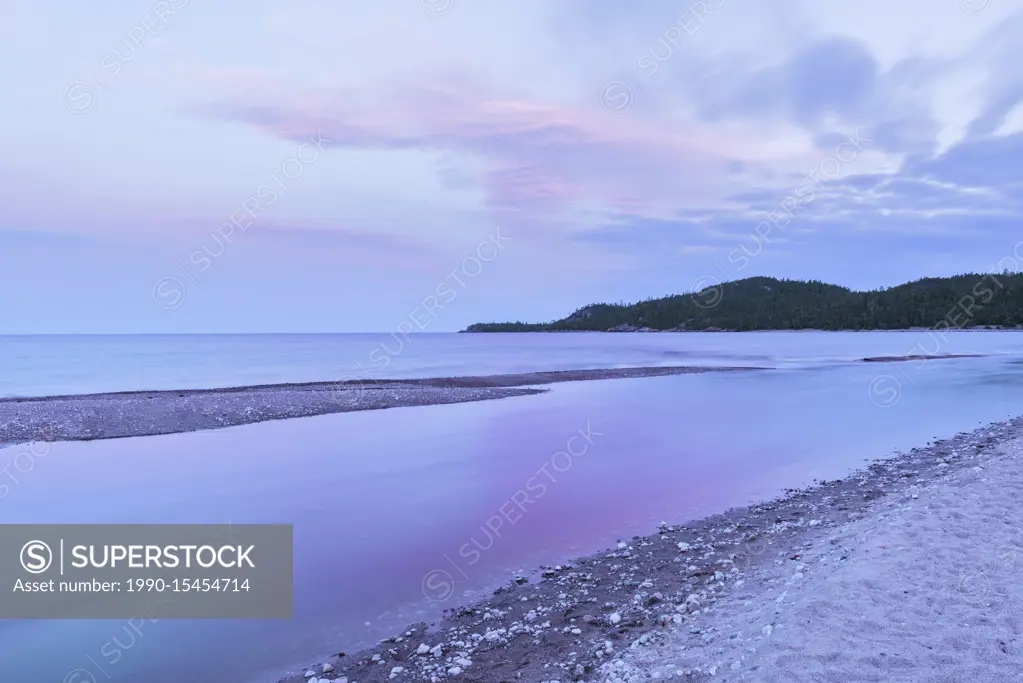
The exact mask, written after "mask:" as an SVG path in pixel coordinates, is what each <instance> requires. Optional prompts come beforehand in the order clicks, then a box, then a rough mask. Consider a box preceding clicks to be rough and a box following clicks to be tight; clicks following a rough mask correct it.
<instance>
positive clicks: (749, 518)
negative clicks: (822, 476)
mask: <svg viewBox="0 0 1023 683" xmlns="http://www.w3.org/2000/svg"><path fill="white" fill-rule="evenodd" d="M1021 450H1023V418H1017V419H1014V420H1011V421H1008V422H1002V423H995V424H992V425H989V426H987V427H983V428H980V429H978V430H976V431H974V432H971V433H963V434H959V435H957V436H956V437H954V438H951V439H946V440H942V441H937V442H933V443H931V444H928V445H927V446H926V447H922V448H914V449H912V450H911V451H910V452H908V453H901V454H897V455H895V456H893V457H890V458H886V459H883V460H878V461H875V462H874V463H872V464H871V465H870V466H869V467H868V468H866V469H864V470H860V471H857V472H854V473H853V474H851V475H849V476H848V477H846V478H844V479H842V480H836V481H829V482H819V483H818V484H816V485H814V486H813V487H811V488H808V489H804V490H798V491H791V492H790V493H789V495H787V496H786V497H784V498H781V499H778V500H774V501H770V502H766V503H761V504H756V505H752V506H750V507H748V508H741V509H735V510H730V511H728V512H726V513H724V514H721V515H716V516H714V517H710V518H708V519H704V520H701V521H698V522H690V523H685V524H681V525H680V524H670V523H665V524H662V526H661V528H660V529H659V531H658V532H657V533H655V534H652V535H649V536H643V537H634V538H632V539H622V540H621V541H620V542H619V543H618V545H617V547H615V548H611V549H609V550H608V551H606V552H603V553H598V554H595V555H592V556H589V557H584V558H580V559H578V560H577V561H575V562H572V563H570V564H567V565H563V566H557V567H545V568H541V569H540V570H538V572H537V574H536V575H535V576H530V577H525V576H524V577H520V578H519V579H517V580H516V581H514V582H512V583H511V584H509V585H507V586H504V587H501V588H499V589H497V590H496V591H495V592H494V595H493V597H491V598H489V599H487V600H484V601H482V602H479V603H477V604H474V605H469V606H465V607H461V608H459V609H457V610H454V611H451V612H449V615H448V617H447V618H446V620H445V621H444V622H443V623H441V624H436V625H430V626H428V625H425V624H416V625H412V626H410V627H409V628H408V629H407V630H405V631H404V632H403V633H401V634H399V635H397V636H395V637H394V638H391V639H388V640H386V641H384V642H382V643H381V644H380V645H379V646H378V647H375V648H371V649H369V650H366V651H363V652H359V653H356V654H344V653H339V654H338V656H335V657H333V658H331V659H330V660H328V661H326V662H315V663H312V662H311V663H310V665H309V668H308V669H307V670H305V671H301V672H296V675H295V676H293V677H290V678H284V679H282V681H287V682H288V683H297V682H298V681H301V680H311V681H322V680H330V681H334V680H339V681H342V682H346V683H356V682H358V683H373V682H375V681H431V682H436V681H473V682H475V683H499V682H502V681H517V680H522V681H543V682H553V681H590V682H597V681H601V682H606V683H613V682H619V681H620V682H625V681H628V682H633V681H646V680H650V679H668V680H670V679H679V680H723V681H779V682H780V681H832V680H834V681H893V680H898V681H928V682H930V681H934V682H935V683H937V682H938V681H960V680H985V681H988V680H990V681H1008V680H1019V676H1020V675H1021V674H1023V648H1021V642H1020V637H1019V634H1020V632H1021V629H1023V618H1021V617H1020V614H1023V589H1021V588H1020V587H1019V585H1018V582H1017V581H1015V580H1014V579H1015V578H1016V575H1017V572H1018V569H1019V568H1020V567H1023V557H1020V556H1019V555H1018V553H1020V552H1023V540H1021V538H1020V534H1019V528H1020V523H1021V522H1023V512H1021V510H1020V506H1019V505H1018V504H1017V500H1016V499H1017V498H1018V492H1019V491H1020V490H1021V486H1023V460H1021V459H1020V458H1019V457H1018V456H1019V454H1020V452H1021ZM426 579H427V577H424V592H426V591H428V590H433V589H434V588H437V587H438V586H436V585H430V584H428V583H427V581H426ZM441 587H442V586H441Z"/></svg>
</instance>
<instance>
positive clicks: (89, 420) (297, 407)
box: [0, 366, 765, 446]
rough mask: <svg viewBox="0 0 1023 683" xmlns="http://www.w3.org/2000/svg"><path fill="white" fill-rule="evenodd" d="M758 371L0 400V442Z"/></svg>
mask: <svg viewBox="0 0 1023 683" xmlns="http://www.w3.org/2000/svg"><path fill="white" fill-rule="evenodd" d="M761 369H765V368H754V367H720V368H716V367H689V366H666V367H661V366H658V367H640V368H609V369H591V370H557V371H553V372H526V373H517V374H506V375H474V376H466V377H436V378H426V379H389V380H365V381H360V380H344V381H338V382H306V383H298V384H264V385H258V386H248V387H226V388H217V389H182V390H166V391H126V392H116V393H103V394H79V395H65V396H45V397H25V398H0V446H3V445H8V444H15V443H25V442H29V441H93V440H96V439H119V438H125V437H133V436H154V435H159V434H176V433H180V432H193V431H199V430H206V429H221V428H224V427H232V426H237V425H243V424H251V423H254V422H265V421H268V420H285V419H290V418H296V417H310V416H313V415H326V414H330V413H345V412H352V411H358V410H382V409H385V408H401V407H410V406H426V405H442V404H447V403H465V402H470V401H488V400H493V399H499V398H510V397H513V396H528V395H531V394H538V393H542V392H544V391H546V389H543V388H538V387H542V385H546V384H553V383H557V382H577V381H587V380H601V379H628V378H638V377H661V376H666V375H685V374H695V373H704V372H738V371H753V370H761Z"/></svg>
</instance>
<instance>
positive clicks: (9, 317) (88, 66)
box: [0, 0, 1023, 334]
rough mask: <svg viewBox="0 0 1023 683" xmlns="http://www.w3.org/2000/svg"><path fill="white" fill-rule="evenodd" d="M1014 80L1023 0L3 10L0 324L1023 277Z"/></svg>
mask: <svg viewBox="0 0 1023 683" xmlns="http://www.w3.org/2000/svg"><path fill="white" fill-rule="evenodd" d="M1021 58H1023V0H900V2H898V3H892V2H890V1H888V0H885V1H884V2H882V1H881V0H856V1H855V2H853V1H851V0H831V1H830V2H820V1H819V0H697V1H696V2H688V0H682V1H681V2H663V1H662V0H642V1H640V0H632V1H629V0H556V1H555V0H515V1H514V2H511V1H510V0H492V1H490V2H469V1H468V0H375V1H374V2H361V1H358V0H351V1H348V2H340V1H338V0H331V1H327V0H289V2H266V1H264V0H245V1H244V2H242V1H239V0H219V1H218V2H215V3H210V2H205V3H201V2H198V1H197V0H161V1H159V2H151V1H150V0H104V2H102V3H68V2H58V3H56V4H54V3H39V2H36V1H35V0H0V60H2V63H3V64H4V65H5V66H4V70H3V71H2V72H0V83H2V84H3V91H4V93H5V98H4V101H5V102H7V106H5V107H3V108H0V144H2V149H3V150H4V154H3V155H2V157H0V181H2V182H3V187H4V189H3V191H2V192H0V284H2V285H3V288H4V290H5V293H6V295H5V296H3V297H0V333H15V334H24V333H170V332H183V333H185V332H369V331H391V330H394V329H395V328H396V326H398V325H400V324H402V323H403V321H407V320H408V319H409V317H410V314H412V315H413V316H414V319H415V320H416V324H417V325H418V330H421V331H426V332H444V331H455V330H459V329H462V328H464V327H465V326H467V325H469V324H471V323H473V322H491V321H508V320H522V321H531V322H537V321H546V320H552V319H556V318H560V317H563V316H565V315H568V314H569V313H571V312H572V311H573V310H575V309H577V308H580V307H582V306H585V305H587V304H590V303H595V302H618V301H627V302H628V301H635V300H640V299H645V298H649V297H657V296H664V295H666V294H673V293H679V292H688V291H693V290H694V289H700V288H701V287H704V286H708V285H711V284H715V283H717V282H721V281H727V280H735V279H739V278H744V277H750V276H755V275H768V276H774V277H787V278H794V279H818V280H823V281H826V282H831V283H835V284H841V285H845V286H849V287H852V288H855V289H874V288H878V287H885V286H891V285H895V284H899V283H901V282H905V281H909V280H914V279H917V278H921V277H927V276H942V275H952V274H956V273H962V272H991V271H993V270H997V271H1001V270H1003V269H1005V268H1008V269H1010V270H1020V269H1023V266H1018V262H1021V261H1023V242H1021V240H1023V221H1021V218H1023V70H1021V69H1020V67H1019V64H1020V61H1021ZM424 311H425V313H424ZM405 325H407V323H405ZM418 330H417V331H418Z"/></svg>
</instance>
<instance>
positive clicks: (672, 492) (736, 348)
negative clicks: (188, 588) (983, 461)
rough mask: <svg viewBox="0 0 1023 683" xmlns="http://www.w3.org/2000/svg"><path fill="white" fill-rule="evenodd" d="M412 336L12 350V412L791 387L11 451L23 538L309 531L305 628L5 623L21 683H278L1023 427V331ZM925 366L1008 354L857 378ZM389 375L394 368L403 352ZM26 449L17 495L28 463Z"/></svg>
mask: <svg viewBox="0 0 1023 683" xmlns="http://www.w3.org/2000/svg"><path fill="white" fill-rule="evenodd" d="M402 341H403V343H404V346H403V348H401V349H400V350H398V340H396V339H394V338H393V337H391V336H390V335H253V336H244V335H237V336H232V335H223V336H220V335H217V336H197V337H192V336H159V337H0V378H2V384H0V389H2V392H0V393H2V394H3V395H7V396H11V395H48V394H56V393H78V392H94V391H105V390H127V389H143V388H145V389H153V388H184V387H206V386H230V385H239V384H252V383H267V382H280V381H313V380H329V379H337V378H338V377H339V376H346V375H351V374H353V372H355V371H358V372H367V371H368V372H371V373H372V374H373V376H375V377H378V378H384V377H406V376H407V377H425V376H448V375H468V374H474V375H476V374H490V373H498V372H520V371H528V370H556V369H579V368H595V367H626V366H644V365H752V366H766V367H772V368H776V369H774V370H770V371H763V372H749V373H722V374H716V373H710V374H700V375H680V376H669V377H659V378H649V379H632V380H611V381H596V382H578V383H565V384H555V385H552V387H551V389H552V390H551V391H550V392H549V393H546V394H543V395H538V396H525V397H516V398H511V399H504V400H500V401H487V402H481V403H468V404H458V405H447V406H426V407H416V408H400V409H393V410H385V411H366V412H357V413H347V414H338V415H326V416H319V417H313V418H303V419H297V420H289V421H282V422H269V423H261V424H255V425H245V426H241V427H232V428H229V429H223V430H218V431H209V432H201V433H191V434H176V435H170V436H160V437H144V438H135V439H123V440H111V441H95V442H87V443H57V444H34V445H32V446H27V445H26V446H18V447H13V448H7V449H3V450H0V472H4V473H5V474H6V478H5V479H4V480H3V481H2V482H0V483H3V484H5V485H6V489H0V490H3V491H4V494H5V495H4V497H3V499H2V500H0V521H2V522H4V523H29V522H36V523H67V522H78V523H87V522H109V523H114V522H121V523H148V522H151V523H169V522H192V523H199V522H203V523H227V522H231V523H250V522H277V523H291V524H294V527H295V583H296V585H295V618H294V619H293V620H291V621H254V622H243V621H205V622H204V621H160V622H158V623H153V624H145V625H144V626H142V627H141V629H140V631H141V633H136V632H132V631H131V629H130V627H129V626H128V624H127V623H126V622H123V621H77V622H76V621H64V622H45V621H39V622H31V621H6V622H0V640H2V641H3V642H4V643H5V644H8V643H16V644H17V646H16V647H7V646H5V647H3V648H0V680H19V681H20V680H37V681H54V682H55V683H56V682H58V681H63V682H64V683H90V682H91V681H115V682H117V683H127V682H129V681H146V682H147V683H179V682H180V681H182V680H217V681H218V682H223V683H257V682H261V681H273V680H276V677H277V676H278V675H280V674H281V673H282V670H283V669H287V668H297V667H300V666H302V665H304V664H307V663H310V662H312V661H315V660H316V659H317V658H318V657H320V656H322V655H325V654H327V653H330V652H336V651H339V650H345V651H349V652H351V651H353V650H355V649H357V648H359V647H361V646H364V645H367V644H370V643H373V642H376V641H377V640H379V639H380V638H383V637H385V636H388V635H393V633H394V632H395V631H396V630H397V629H399V628H402V627H403V626H405V625H406V624H408V623H411V622H414V621H417V620H421V619H433V618H435V617H437V616H438V615H439V613H440V611H441V610H442V609H444V608H448V607H453V606H455V605H457V604H459V603H460V602H462V601H464V600H466V599H469V598H471V597H472V596H475V595H482V594H484V593H486V592H487V591H489V590H490V589H492V588H493V587H494V586H495V585H496V584H498V583H500V582H503V581H505V580H507V579H508V578H510V577H511V576H513V575H514V574H515V573H516V572H519V571H522V572H530V571H532V570H533V569H535V568H536V567H537V566H539V565H540V564H544V563H546V564H553V563H557V562H559V561H564V560H567V559H569V558H571V557H574V556H577V555H579V554H583V553H588V552H593V551H597V550H600V549H602V548H606V547H608V546H610V545H612V544H613V543H614V542H615V541H616V540H617V539H619V538H627V537H630V536H632V535H634V534H641V533H649V532H651V531H653V530H654V529H655V527H656V525H657V523H658V522H660V521H662V520H663V521H668V522H682V521H686V520H692V519H695V518H699V517H703V516H706V515H708V514H712V513H715V512H718V511H721V510H724V509H726V508H728V507H731V506H734V505H742V504H745V503H747V502H750V501H752V500H762V499H765V498H769V497H773V496H775V495H777V494H779V493H780V492H781V491H782V489H783V488H785V487H793V486H799V485H802V484H807V483H810V482H812V480H813V479H834V478H836V477H840V476H842V475H843V474H845V473H847V472H849V471H850V470H851V469H854V468H856V467H859V466H861V465H863V464H864V462H865V461H866V460H868V459H872V458H876V457H882V456H885V455H888V454H890V453H892V452H893V450H894V449H907V448H909V447H912V446H916V445H923V444H924V443H925V442H927V441H929V440H931V439H933V438H935V437H946V436H951V435H953V434H955V433H956V432H959V431H965V430H969V429H972V428H974V427H977V426H979V425H980V424H982V423H987V422H990V421H994V420H1000V419H1005V418H1007V417H1009V416H1016V415H1018V414H1020V413H1023V391H1021V389H1023V335H1021V334H1020V333H1013V332H994V331H992V332H980V331H977V332H956V333H946V335H945V338H944V339H942V338H940V337H938V336H937V335H934V336H931V335H929V334H928V333H926V332H905V333H900V332H859V333H824V332H767V333H743V334H720V333H704V334H701V333H684V334H586V333H579V334H528V335H504V334H501V335H466V334H462V335H455V334H451V335H442V334H436V335H420V336H413V337H411V338H410V340H409V341H405V340H402ZM385 344H386V345H387V347H386V350H385V352H384V355H385V356H386V357H387V358H388V359H389V362H388V364H387V365H386V366H384V367H375V366H374V365H373V362H374V361H372V360H370V358H371V353H372V352H373V351H374V350H375V349H380V347H381V345H385ZM918 345H919V347H918ZM388 352H394V353H388ZM921 352H932V353H934V352H937V353H986V354H994V355H992V356H990V357H985V358H962V359H955V360H940V361H925V362H907V363H900V364H898V365H893V364H888V363H885V364H867V363H862V362H857V360H856V359H858V358H860V357H863V356H879V355H904V354H910V353H921ZM373 357H374V358H376V359H377V363H378V365H379V359H380V358H381V357H383V356H382V355H381V353H377V354H375V356H373ZM356 363H361V364H362V365H363V367H365V368H366V369H367V370H362V369H361V368H359V367H358V365H356ZM580 432H583V433H585V434H586V435H587V437H588V438H587V439H584V440H583V441H582V442H579V441H578V440H577V443H583V444H585V447H584V448H582V449H581V450H582V451H583V452H581V453H579V454H578V455H577V456H575V457H573V458H572V459H571V460H570V461H569V462H567V463H565V462H561V463H560V464H559V463H558V461H556V460H555V459H554V457H555V456H554V454H555V453H557V452H559V451H563V450H564V449H565V448H566V443H567V442H568V440H569V439H570V438H572V437H573V436H575V435H579V434H580ZM578 450H579V449H577V451H578ZM26 452H27V453H28V454H29V455H28V456H25V455H22V456H21V463H22V467H21V469H20V470H19V471H17V472H16V474H17V482H16V483H15V482H14V481H12V480H11V474H12V472H14V470H12V468H11V466H12V463H13V462H14V458H15V456H16V455H17V454H18V453H26ZM26 458H27V460H26ZM25 462H31V467H28V468H25V467H24V463H25ZM542 470H543V471H546V472H547V473H548V474H549V475H550V476H549V477H548V478H547V479H545V480H544V481H545V482H546V486H545V487H544V491H543V493H542V494H536V493H535V492H534V494H533V497H532V499H531V500H530V503H529V505H528V507H527V508H526V509H525V510H524V513H523V515H522V517H521V518H520V519H519V520H518V521H517V522H516V523H515V524H514V525H509V526H506V527H504V528H502V529H501V530H500V533H499V534H495V533H493V532H491V531H490V530H488V529H487V528H486V522H487V520H488V519H490V518H491V517H492V516H493V515H494V514H495V513H496V512H497V511H498V510H499V509H500V508H501V506H502V505H505V504H506V503H507V502H508V501H509V500H511V498H512V496H513V495H515V494H516V492H518V491H520V490H522V489H523V488H524V487H525V486H526V482H528V481H530V480H531V479H533V478H535V477H536V476H537V473H538V472H540V471H542ZM467 544H468V546H467ZM466 547H470V548H472V549H475V550H477V552H474V553H471V554H469V555H467V554H466V553H465V552H464V549H465V548H466ZM114 654H116V655H117V656H116V661H112V660H114V659H115V657H114ZM69 676H70V677H71V678H69Z"/></svg>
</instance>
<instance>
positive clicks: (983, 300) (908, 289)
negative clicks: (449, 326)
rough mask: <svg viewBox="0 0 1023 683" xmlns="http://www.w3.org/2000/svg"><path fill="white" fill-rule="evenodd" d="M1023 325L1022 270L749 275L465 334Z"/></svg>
mask: <svg viewBox="0 0 1023 683" xmlns="http://www.w3.org/2000/svg"><path fill="white" fill-rule="evenodd" d="M1021 325H1023V273H1009V272H1005V273H1002V274H998V275H995V274H986V275H985V274H973V273H967V274H964V275H956V276H953V277H944V278H924V279H921V280H917V281H915V282H908V283H906V284H902V285H898V286H896V287H888V288H885V289H878V290H873V291H867V292H857V291H853V290H850V289H848V288H846V287H840V286H838V285H829V284H826V283H824V282H820V281H817V280H810V281H808V282H804V281H799V280H779V279H776V278H770V277H751V278H746V279H743V280H735V281H732V282H725V283H722V284H720V285H715V286H713V287H707V288H705V289H703V290H701V291H699V292H692V293H688V294H676V295H673V296H667V297H663V298H659V299H647V300H646V301H640V302H638V303H634V304H624V303H618V304H592V305H590V306H585V307H584V308H580V309H579V310H577V311H575V312H574V313H572V314H571V315H570V316H568V317H567V318H562V319H561V320H555V321H552V322H547V323H523V322H513V323H477V324H474V325H470V326H469V327H468V328H467V329H466V330H465V331H466V332H558V331H564V332H569V331H583V330H589V331H623V332H629V331H667V330H671V331H701V330H702V331H711V330H730V331H750V330H805V329H816V330H900V329H908V328H913V327H924V328H931V327H940V328H967V327H998V328H1008V327H1018V326H1021Z"/></svg>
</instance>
